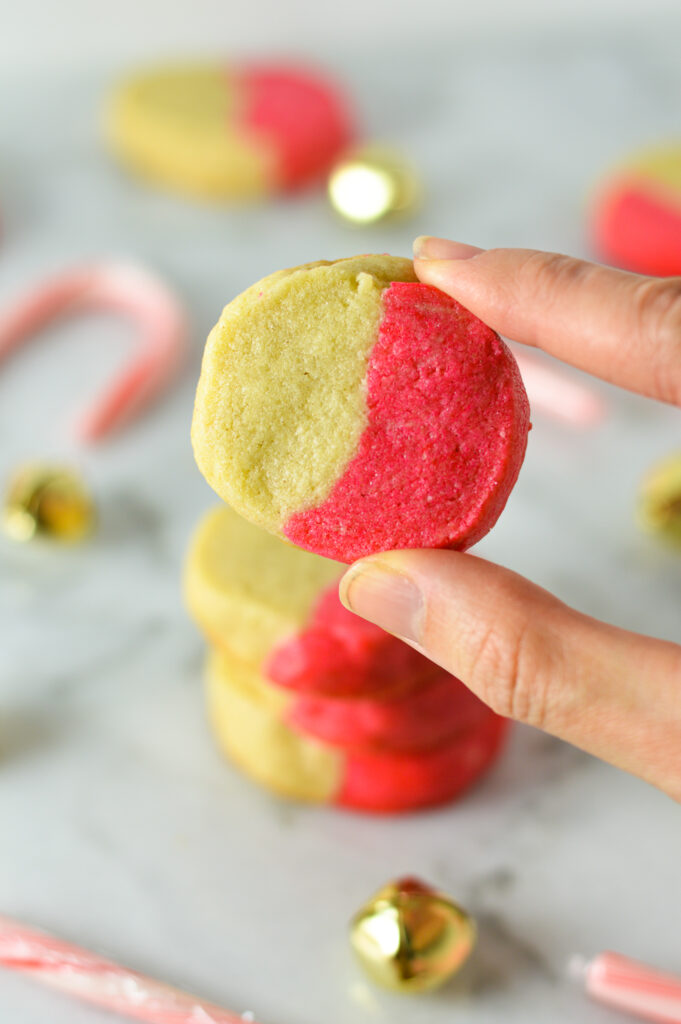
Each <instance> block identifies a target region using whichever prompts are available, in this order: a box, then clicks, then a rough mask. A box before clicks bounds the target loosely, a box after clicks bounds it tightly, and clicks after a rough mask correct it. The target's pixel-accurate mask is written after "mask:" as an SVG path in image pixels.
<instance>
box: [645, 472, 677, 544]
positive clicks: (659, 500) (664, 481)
mask: <svg viewBox="0 0 681 1024" xmlns="http://www.w3.org/2000/svg"><path fill="white" fill-rule="evenodd" d="M638 521H639V523H640V525H641V526H642V528H643V529H644V530H647V531H648V532H649V533H655V534H657V535H658V536H659V537H661V538H662V539H663V540H666V541H668V542H669V543H671V544H675V545H677V546H681V452H678V453H676V454H675V455H670V456H668V457H667V458H666V459H663V460H662V461H661V462H658V463H657V464H656V465H654V466H653V467H652V469H650V470H649V472H648V473H647V474H646V476H645V477H644V478H643V480H642V482H641V489H640V493H639V502H638Z"/></svg>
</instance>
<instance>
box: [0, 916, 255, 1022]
mask: <svg viewBox="0 0 681 1024" xmlns="http://www.w3.org/2000/svg"><path fill="white" fill-rule="evenodd" d="M0 966H2V967H7V968H9V969H10V970H15V971H21V972H22V974H26V975H28V976H29V977H31V978H34V979H35V980H36V981H39V982H42V984H44V985H49V986H50V987H51V988H56V989H59V990H60V991H61V992H64V993H66V994H68V995H72V996H77V997H78V998H79V999H84V1000H85V1001H86V1002H89V1003H94V1004H95V1005H97V1006H100V1007H103V1008H105V1009H107V1010H111V1011H112V1012H114V1013H118V1014H121V1015H122V1016H126V1017H132V1018H133V1019H134V1020H141V1021H146V1022H147V1024H244V1021H253V1018H252V1016H251V1014H250V1013H244V1014H238V1013H232V1012H230V1011H229V1010H223V1009H221V1008H220V1007H219V1006H214V1005H212V1004H211V1003H205V1002H201V1000H199V999H197V997H196V996H192V995H189V994H188V993H186V992H180V991H179V990H178V989H176V988H172V987H171V986H169V985H164V984H162V983H161V982H158V981H154V980H153V979H152V978H146V977H145V976H144V975H142V974H138V973H137V971H131V970H129V969H128V968H127V967H121V966H119V965H118V964H116V963H113V962H112V961H111V960H106V959H104V958H103V957H101V956H98V955H97V954H95V953H89V952H88V951H87V950H85V949H80V948H79V947H78V946H72V945H71V944H70V943H68V942H63V941H62V940H61V939H55V938H52V936H50V935H45V934H44V933H43V932H39V931H35V930H34V929H32V928H27V927H25V926H24V925H23V924H19V923H17V922H16V921H11V920H10V919H9V918H6V917H0Z"/></svg>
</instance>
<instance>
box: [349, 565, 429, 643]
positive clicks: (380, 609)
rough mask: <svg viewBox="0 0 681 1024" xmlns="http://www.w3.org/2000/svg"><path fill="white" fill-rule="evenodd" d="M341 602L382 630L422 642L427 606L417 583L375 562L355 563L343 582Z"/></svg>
mask: <svg viewBox="0 0 681 1024" xmlns="http://www.w3.org/2000/svg"><path fill="white" fill-rule="evenodd" d="M339 593H340V599H341V601H342V602H343V604H344V605H345V607H346V608H348V609H349V610H350V611H351V612H354V613H355V614H356V615H361V617H362V618H363V619H368V620H369V622H373V623H375V624H376V625H377V626H380V627H381V628H382V629H385V630H387V631H388V633H393V634H394V635H395V636H398V637H400V639H401V640H407V641H409V642H410V643H416V644H418V643H420V640H421V637H422V635H423V619H424V611H425V605H424V601H423V595H422V593H421V591H420V590H419V588H418V587H417V586H416V584H415V583H414V582H413V580H411V579H410V578H409V577H408V576H405V575H404V574H403V573H400V572H395V570H394V569H389V568H388V567H387V566H385V565H382V564H381V563H380V562H379V561H376V560H375V559H371V560H369V559H367V560H362V561H359V562H356V563H355V564H354V565H353V566H351V568H350V569H348V571H347V572H346V574H345V576H344V577H343V579H342V580H341V583H340V591H339Z"/></svg>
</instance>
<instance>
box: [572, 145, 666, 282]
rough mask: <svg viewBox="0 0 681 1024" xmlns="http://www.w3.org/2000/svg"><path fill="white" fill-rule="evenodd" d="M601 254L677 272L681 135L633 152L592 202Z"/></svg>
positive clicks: (645, 268)
mask: <svg viewBox="0 0 681 1024" xmlns="http://www.w3.org/2000/svg"><path fill="white" fill-rule="evenodd" d="M589 217H590V234H591V238H592V243H593V245H594V247H595V250H596V253H597V254H598V256H599V258H600V259H602V260H604V261H605V262H607V263H612V264H614V265H615V266H619V267H624V268H626V269H627V270H633V271H636V272H637V273H640V274H653V275H660V276H667V275H676V274H681V141H679V142H677V143H672V144H669V145H667V146H660V147H657V148H654V149H650V150H647V151H643V152H640V153H638V154H634V155H633V156H632V157H630V158H629V160H627V161H625V162H623V163H622V164H621V165H620V166H619V167H618V168H616V169H615V170H613V171H612V172H611V173H610V174H609V175H608V176H607V177H606V178H605V179H604V180H603V182H602V183H601V184H600V186H599V187H598V189H597V191H596V194H595V196H594V198H593V200H592V203H591V208H590V213H589Z"/></svg>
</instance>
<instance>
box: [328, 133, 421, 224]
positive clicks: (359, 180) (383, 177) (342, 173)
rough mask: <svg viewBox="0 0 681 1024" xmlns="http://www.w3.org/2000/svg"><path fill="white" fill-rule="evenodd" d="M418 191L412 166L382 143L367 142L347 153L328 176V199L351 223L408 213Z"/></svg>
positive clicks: (415, 203)
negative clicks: (375, 144) (379, 144)
mask: <svg viewBox="0 0 681 1024" xmlns="http://www.w3.org/2000/svg"><path fill="white" fill-rule="evenodd" d="M421 195H422V188H421V183H420V181H419V179H418V177H417V175H416V172H415V171H414V169H413V167H411V165H410V164H409V163H408V162H407V161H406V160H405V159H404V157H402V156H400V154H399V153H397V152H395V151H393V150H391V149H387V148H384V147H382V146H366V147H364V148H363V149H359V150H356V151H355V152H354V153H352V154H350V155H349V156H346V157H345V158H344V159H343V160H341V162H340V163H338V164H336V166H335V167H334V168H333V170H332V171H331V174H330V175H329V179H328V196H329V202H330V203H331V205H332V207H333V208H334V210H335V211H336V213H338V214H340V216H341V217H343V218H344V219H345V220H349V221H352V222H353V223H354V224H375V223H376V222H377V221H379V220H383V218H384V217H387V216H390V215H395V214H404V213H409V212H411V211H413V210H414V209H415V208H416V207H417V206H418V205H419V202H420V200H421Z"/></svg>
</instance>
